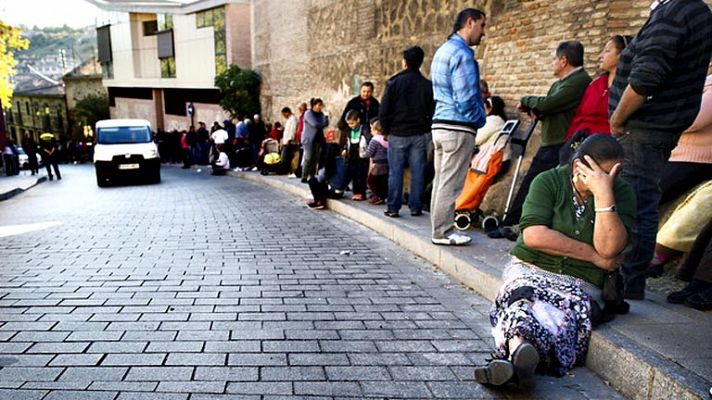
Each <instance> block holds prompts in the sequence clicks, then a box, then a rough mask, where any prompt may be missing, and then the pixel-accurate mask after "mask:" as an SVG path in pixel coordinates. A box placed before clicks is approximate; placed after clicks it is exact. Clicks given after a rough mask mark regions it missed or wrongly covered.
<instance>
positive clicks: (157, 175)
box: [151, 168, 161, 183]
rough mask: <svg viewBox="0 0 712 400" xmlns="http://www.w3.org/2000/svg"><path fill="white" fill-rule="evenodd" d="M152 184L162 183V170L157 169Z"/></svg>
mask: <svg viewBox="0 0 712 400" xmlns="http://www.w3.org/2000/svg"><path fill="white" fill-rule="evenodd" d="M151 182H153V183H161V169H160V168H156V170H155V171H154V172H153V174H152V177H151Z"/></svg>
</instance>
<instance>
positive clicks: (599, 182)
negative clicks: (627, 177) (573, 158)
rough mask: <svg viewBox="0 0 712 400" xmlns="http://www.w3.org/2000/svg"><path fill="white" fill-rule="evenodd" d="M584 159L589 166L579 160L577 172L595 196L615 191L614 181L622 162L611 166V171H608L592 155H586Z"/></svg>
mask: <svg viewBox="0 0 712 400" xmlns="http://www.w3.org/2000/svg"><path fill="white" fill-rule="evenodd" d="M584 159H585V160H586V162H587V163H588V165H589V166H586V165H585V164H584V163H583V162H581V161H580V160H579V162H578V163H577V164H576V172H575V174H577V175H578V179H580V180H581V181H582V182H583V183H584V184H585V185H586V187H588V190H590V191H591V193H592V194H593V197H598V196H602V195H607V194H611V193H612V191H613V183H614V182H615V180H616V175H618V172H619V171H620V169H621V163H616V164H615V165H613V167H611V170H610V172H606V171H605V170H603V168H601V166H600V165H598V163H596V161H595V160H594V159H593V158H591V157H590V156H587V155H586V156H584Z"/></svg>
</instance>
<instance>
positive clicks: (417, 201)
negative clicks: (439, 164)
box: [387, 133, 428, 212]
mask: <svg viewBox="0 0 712 400" xmlns="http://www.w3.org/2000/svg"><path fill="white" fill-rule="evenodd" d="M427 142H428V139H427V135H425V133H424V134H422V135H415V136H395V135H391V136H389V137H388V203H387V204H388V211H391V212H398V211H399V210H400V208H401V205H402V204H403V170H404V169H405V163H406V161H408V166H409V167H410V195H409V196H408V207H409V208H410V210H411V211H414V212H418V211H422V210H423V191H424V190H425V163H426V158H427V146H428V143H427Z"/></svg>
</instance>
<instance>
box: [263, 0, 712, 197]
mask: <svg viewBox="0 0 712 400" xmlns="http://www.w3.org/2000/svg"><path fill="white" fill-rule="evenodd" d="M706 2H707V3H708V4H711V5H712V0H706ZM650 3H651V0H628V1H624V0H561V1H551V0H475V1H463V0H254V1H253V15H254V17H253V20H254V21H255V23H254V26H253V49H254V52H253V68H254V69H256V70H257V71H259V73H260V74H261V75H262V77H263V86H262V99H261V101H262V108H263V114H265V115H266V116H267V118H277V117H278V112H279V110H280V109H281V108H282V107H284V106H291V107H294V106H295V105H296V104H297V103H298V102H301V101H307V100H308V99H309V98H310V97H321V98H323V99H324V101H325V104H326V108H327V110H329V111H330V112H331V113H332V114H339V113H340V112H341V111H342V109H343V107H344V105H345V104H346V102H347V100H348V99H349V98H350V97H352V96H354V95H355V94H356V93H357V92H356V91H357V88H358V86H359V84H360V83H361V82H363V81H366V80H371V81H373V82H374V83H375V84H376V93H375V95H376V97H379V98H380V95H381V93H382V89H383V85H384V83H385V81H386V80H387V79H388V77H389V76H391V75H393V74H394V73H396V72H397V71H398V70H399V69H400V59H401V57H402V51H403V50H404V49H405V48H407V47H409V46H413V45H419V46H421V47H422V48H423V49H424V50H425V54H426V58H425V62H424V64H423V72H424V74H425V75H426V76H427V75H428V73H429V71H428V70H429V66H430V62H431V60H432V56H433V54H434V52H435V50H436V49H437V48H438V47H439V46H440V45H441V44H442V43H443V42H444V41H445V39H446V37H447V36H448V34H449V33H450V32H451V31H452V24H453V21H454V18H455V15H456V14H457V12H458V11H459V10H461V9H462V8H465V7H476V8H480V9H482V10H483V11H485V13H486V14H487V16H488V20H487V28H486V36H485V39H484V40H483V42H482V44H481V45H480V46H479V47H478V48H477V49H476V54H477V59H478V60H479V62H480V67H481V73H482V74H483V77H484V78H485V79H486V80H487V81H488V83H489V87H490V91H491V92H492V93H493V94H496V95H499V96H501V97H502V98H503V99H504V100H505V102H506V103H507V105H508V107H507V110H508V112H509V115H510V117H512V118H516V117H520V115H518V114H517V113H516V112H515V111H514V106H515V105H516V103H517V101H518V99H519V98H520V97H521V96H523V95H530V94H532V95H545V94H546V92H547V90H548V88H549V86H550V85H551V84H552V83H553V82H554V80H555V78H554V76H553V74H552V72H551V55H552V52H553V50H554V49H555V47H556V45H557V44H558V43H559V42H560V41H563V40H570V39H576V40H579V41H581V42H582V43H583V44H584V46H585V49H586V55H585V68H586V70H587V71H588V72H589V74H591V75H595V74H597V73H598V71H597V64H598V63H597V55H598V53H599V52H600V51H601V49H602V47H603V45H604V44H605V41H606V40H607V38H608V37H609V36H611V35H614V34H630V35H633V34H635V33H636V32H637V31H638V29H639V28H640V27H641V26H642V25H643V23H645V21H646V19H647V16H648V15H649V12H650V9H649V6H650ZM525 125H526V124H525ZM537 147H538V136H537V135H535V136H534V138H533V140H532V145H531V146H529V149H528V152H527V153H528V154H533V153H534V152H535V151H536V148H537ZM527 165H528V164H527V163H525V165H524V169H526V168H527ZM510 182H511V181H510V180H509V179H504V180H502V181H501V182H499V183H498V184H496V185H495V187H493V188H492V189H491V190H490V192H491V193H492V195H488V198H487V199H486V201H485V203H484V204H483V207H484V208H485V209H488V208H500V209H501V207H502V204H503V203H504V199H503V197H504V196H503V195H504V192H506V190H504V189H506V188H507V187H508V186H509V184H510Z"/></svg>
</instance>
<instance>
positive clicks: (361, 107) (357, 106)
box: [338, 96, 380, 131]
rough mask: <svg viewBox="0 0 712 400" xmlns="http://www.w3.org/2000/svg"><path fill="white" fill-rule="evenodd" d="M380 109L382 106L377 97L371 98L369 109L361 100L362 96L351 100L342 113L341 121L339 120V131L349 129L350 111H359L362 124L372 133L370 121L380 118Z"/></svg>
mask: <svg viewBox="0 0 712 400" xmlns="http://www.w3.org/2000/svg"><path fill="white" fill-rule="evenodd" d="M379 109H380V104H379V103H378V100H377V99H376V98H375V97H371V104H370V105H369V107H366V103H364V101H363V100H361V96H356V97H354V98H353V99H351V100H349V102H348V103H346V107H344V112H343V113H341V119H340V120H339V125H338V126H339V129H347V127H346V113H348V112H349V110H356V111H358V115H359V117H360V118H361V124H362V125H366V130H369V131H370V128H371V126H370V123H369V121H371V120H372V119H374V118H376V117H378V110H379Z"/></svg>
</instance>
